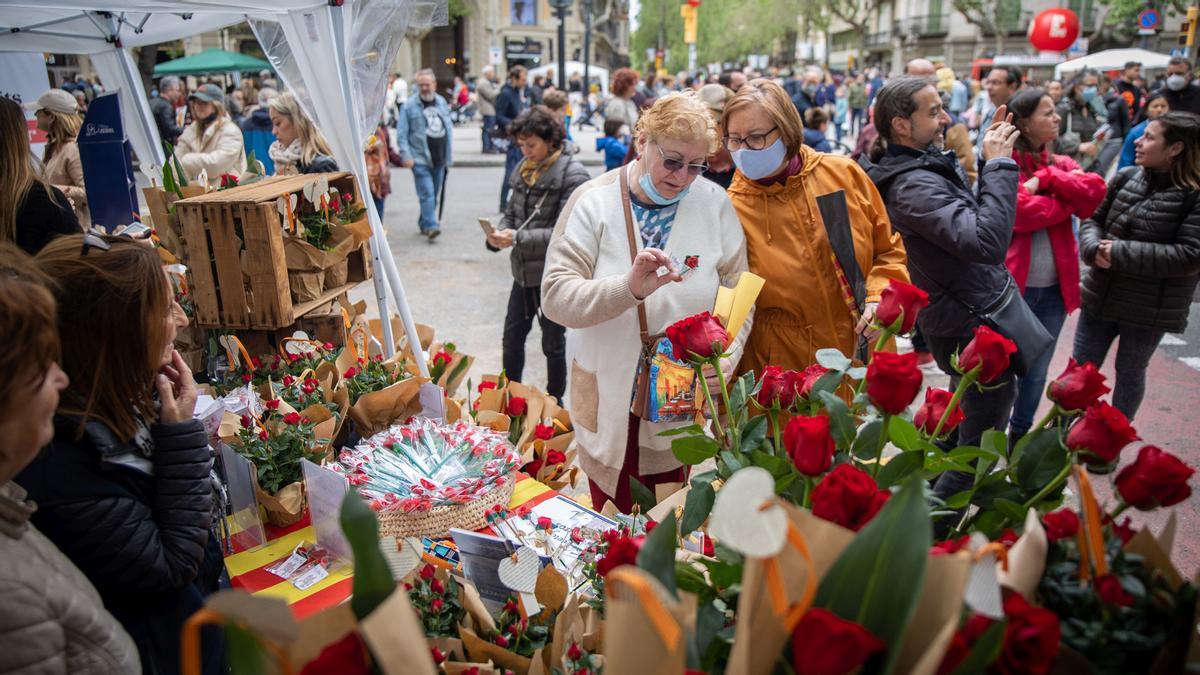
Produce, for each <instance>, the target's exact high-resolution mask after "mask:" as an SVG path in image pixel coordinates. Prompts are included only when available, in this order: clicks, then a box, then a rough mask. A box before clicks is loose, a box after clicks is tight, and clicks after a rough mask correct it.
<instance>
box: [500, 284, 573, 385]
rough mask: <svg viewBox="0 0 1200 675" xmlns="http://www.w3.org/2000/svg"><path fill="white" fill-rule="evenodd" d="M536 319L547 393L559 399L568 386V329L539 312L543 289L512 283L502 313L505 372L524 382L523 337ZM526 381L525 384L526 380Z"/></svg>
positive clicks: (525, 336)
mask: <svg viewBox="0 0 1200 675" xmlns="http://www.w3.org/2000/svg"><path fill="white" fill-rule="evenodd" d="M534 318H537V321H538V325H539V326H541V328H542V353H543V354H545V355H546V378H547V380H548V382H547V383H546V390H547V391H546V393H548V394H550V395H551V396H553V397H554V398H556V399H558V400H559V402H562V400H563V393H564V392H565V391H566V389H567V329H566V328H564V327H562V326H560V325H558V324H556V323H554V322H553V321H551V320H550V319H547V318H546V315H545V314H542V289H541V288H539V287H537V286H533V287H531V288H524V287H522V286H521V285H519V284H517V283H516V282H515V281H514V282H513V286H512V291H511V292H509V294H508V313H507V314H506V315H505V316H504V340H503V348H504V373H505V375H507V376H508V379H510V380H513V381H514V382H524V381H523V380H522V379H521V376H522V375H523V374H524V371H525V338H527V337H529V331H530V330H531V329H532V328H533V320H534ZM526 384H528V383H526Z"/></svg>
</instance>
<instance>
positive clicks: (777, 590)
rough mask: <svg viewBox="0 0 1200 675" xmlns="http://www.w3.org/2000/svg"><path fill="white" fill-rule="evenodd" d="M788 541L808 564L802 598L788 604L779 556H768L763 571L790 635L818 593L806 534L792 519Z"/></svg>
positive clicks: (773, 603) (773, 600)
mask: <svg viewBox="0 0 1200 675" xmlns="http://www.w3.org/2000/svg"><path fill="white" fill-rule="evenodd" d="M787 542H788V544H790V545H791V546H792V548H794V549H796V552H797V553H799V554H800V558H801V559H803V560H804V562H805V564H807V565H808V574H806V575H805V578H804V593H803V594H802V595H801V596H800V599H799V600H797V601H796V602H795V603H793V604H792V605H790V606H789V605H788V603H787V587H786V586H785V585H784V583H783V576H782V575H781V574H780V573H779V557H778V556H776V557H774V558H767V559H766V560H765V561H764V562H763V573H764V574H765V575H766V577H767V589H768V590H769V591H770V595H771V604H772V605H773V606H774V610H775V615H776V616H780V617H783V622H784V626H785V627H786V628H787V632H788V634H789V635H790V634H791V632H792V630H793V629H795V627H796V624H797V623H799V621H800V617H802V616H804V613H805V612H806V611H808V608H809V607H810V606H812V601H813V598H814V597H815V596H816V594H817V578H816V569H815V568H814V567H813V560H812V555H811V554H810V553H809V552H808V544H807V543H806V542H805V541H804V535H802V534H800V530H799V529H798V528H797V527H796V525H795V524H794V523H792V522H791V521H790V520H789V521H788V531H787Z"/></svg>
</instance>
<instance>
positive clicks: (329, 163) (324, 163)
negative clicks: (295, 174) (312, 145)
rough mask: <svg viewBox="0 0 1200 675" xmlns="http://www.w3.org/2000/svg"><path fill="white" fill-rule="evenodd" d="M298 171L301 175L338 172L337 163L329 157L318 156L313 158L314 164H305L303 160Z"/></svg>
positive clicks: (298, 166)
mask: <svg viewBox="0 0 1200 675" xmlns="http://www.w3.org/2000/svg"><path fill="white" fill-rule="evenodd" d="M296 169H297V170H299V171H300V173H334V172H336V171H337V170H338V165H337V162H336V161H334V159H333V158H332V157H330V156H329V155H317V156H316V157H313V161H312V164H305V163H304V161H303V160H301V161H300V163H298V164H297V165H296Z"/></svg>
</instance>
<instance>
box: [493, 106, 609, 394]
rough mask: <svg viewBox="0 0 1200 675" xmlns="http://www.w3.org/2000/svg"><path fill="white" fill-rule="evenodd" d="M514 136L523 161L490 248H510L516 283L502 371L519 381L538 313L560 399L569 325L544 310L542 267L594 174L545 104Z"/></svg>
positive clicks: (525, 117) (528, 114) (522, 119)
mask: <svg viewBox="0 0 1200 675" xmlns="http://www.w3.org/2000/svg"><path fill="white" fill-rule="evenodd" d="M511 131H512V137H513V138H514V139H515V140H516V142H517V144H518V146H519V147H520V148H521V154H522V155H523V156H524V159H523V160H522V161H521V164H520V165H519V166H518V167H517V170H516V171H514V172H513V174H512V176H511V177H510V179H509V186H510V188H511V190H512V192H511V194H510V195H509V199H508V205H507V207H506V208H505V210H504V220H503V221H502V222H501V224H500V228H499V229H498V230H495V231H493V232H491V233H490V234H488V237H487V245H488V249H489V250H492V251H499V250H501V249H505V248H512V254H511V255H510V256H509V260H510V262H511V263H512V275H513V285H512V291H511V292H510V293H509V295H508V313H507V314H506V315H505V317H504V339H503V343H504V344H503V349H504V373H505V375H506V376H507V377H508V378H509V379H510V380H513V381H515V382H521V381H522V380H521V378H522V376H523V375H524V371H525V338H527V337H528V336H529V331H530V329H531V328H533V320H534V318H535V317H536V318H537V320H538V323H539V324H540V325H541V328H542V353H543V354H545V355H546V376H547V379H548V380H549V381H548V382H547V385H546V391H547V392H548V393H549V394H550V395H551V396H553V397H555V398H556V399H558V400H559V401H562V396H563V392H564V391H565V390H566V388H567V356H566V354H567V351H566V350H567V341H566V340H567V339H566V328H564V327H562V326H561V325H559V324H557V323H554V322H553V321H551V320H550V319H548V318H546V316H545V314H543V313H542V311H541V307H542V293H541V285H542V269H543V268H544V267H545V265H546V248H547V247H548V246H549V245H550V235H551V233H552V232H553V231H554V223H556V222H557V221H558V214H559V212H560V211H562V209H563V207H564V206H566V205H567V200H568V199H569V198H570V197H571V193H572V192H574V191H575V188H577V187H579V186H580V185H583V184H584V183H586V182H587V181H588V179H590V178H591V175H589V174H588V171H587V169H586V168H585V167H584V166H583V164H582V163H581V162H579V161H577V160H575V159H574V157H573V156H572V155H570V154H567V153H564V152H563V140H564V139H565V138H566V135H567V132H566V130H565V129H564V128H563V126H562V124H560V123H559V122H558V120H557V119H556V118H555V117H554V116H553V115H552V114H551V113H550V112H549V111H548V110H546V109H545V108H543V107H542V106H537V107H534V108H530V109H529V110H526V111H525V112H523V113H521V114H520V115H518V116H517V119H516V120H514V121H513V123H512V127H511Z"/></svg>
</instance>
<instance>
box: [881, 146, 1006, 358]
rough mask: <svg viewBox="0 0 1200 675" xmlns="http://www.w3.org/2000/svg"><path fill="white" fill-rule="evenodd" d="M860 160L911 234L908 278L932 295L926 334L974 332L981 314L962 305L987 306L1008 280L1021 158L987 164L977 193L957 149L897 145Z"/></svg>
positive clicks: (900, 226) (896, 224) (896, 223)
mask: <svg viewBox="0 0 1200 675" xmlns="http://www.w3.org/2000/svg"><path fill="white" fill-rule="evenodd" d="M860 163H861V164H862V165H863V168H864V169H866V171H867V175H869V176H870V177H871V180H872V181H874V183H875V185H876V187H878V188H879V194H880V196H882V197H883V203H884V204H886V205H887V211H888V217H889V218H890V219H891V221H892V227H893V228H895V230H896V231H897V232H899V233H900V236H901V237H903V238H904V248H905V250H907V252H908V272H909V276H910V277H911V278H912V280H913V283H914V284H916V285H917V286H918V287H920V288H921V289H922V290H924V291H925V292H927V293H929V300H930V305H929V307H928V308H926V309H925V310H923V311H922V312H921V315H920V316H919V317H918V318H917V322H918V324H919V325H920V328H921V332H922V333H924V334H925V335H932V336H937V337H962V336H968V335H970V334H971V331H972V330H973V329H974V327H975V326H977V325H979V320H978V319H976V318H975V317H974V316H973V315H972V314H971V312H969V311H967V309H966V308H965V307H964V306H963V305H962V303H967V304H969V305H971V306H972V307H974V308H976V309H979V310H982V309H985V308H987V307H989V306H990V305H991V304H992V303H993V302H994V301H995V300H996V299H998V298H999V297H1000V293H1001V292H1002V291H1003V290H1004V286H1005V284H1007V283H1008V279H1009V273H1008V268H1007V267H1005V266H1004V257H1005V255H1006V254H1007V253H1008V245H1009V242H1010V240H1011V239H1012V230H1013V220H1014V219H1015V218H1016V213H1017V178H1018V175H1019V172H1018V170H1017V163H1016V162H1014V161H1013V160H1012V159H1011V158H1008V157H1002V158H996V159H993V160H991V161H990V162H987V163H986V164H984V165H983V168H982V169H980V171H979V182H978V191H977V192H972V190H971V188H969V187H968V185H969V184H968V182H967V179H966V176H965V175H964V174H963V172H962V165H961V164H959V162H958V159H957V158H956V157H955V156H954V153H952V152H946V153H938V152H926V153H923V154H922V153H918V152H916V151H914V150H909V149H907V148H900V147H897V146H891V147H890V148H889V150H888V152H887V154H885V155H884V156H883V157H882V158H880V160H879V163H878V164H871V162H870V161H868V160H866V159H865V158H864V159H862V160H860ZM948 293H949V294H953V295H954V297H949V296H948V295H947V294H948ZM955 298H957V300H956V299H955ZM959 301H961V302H959Z"/></svg>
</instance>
